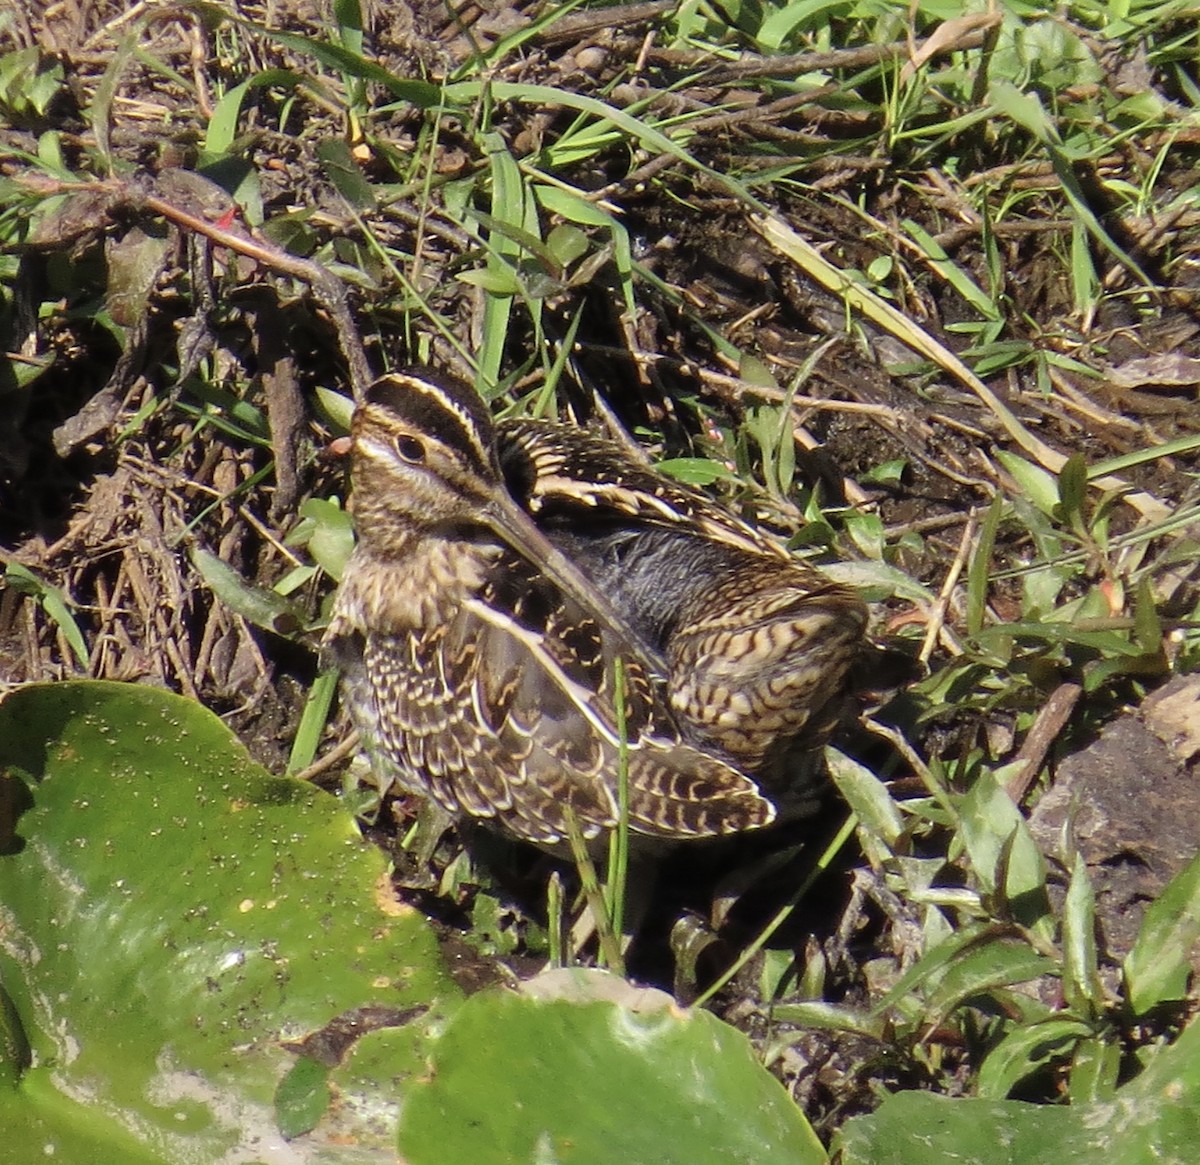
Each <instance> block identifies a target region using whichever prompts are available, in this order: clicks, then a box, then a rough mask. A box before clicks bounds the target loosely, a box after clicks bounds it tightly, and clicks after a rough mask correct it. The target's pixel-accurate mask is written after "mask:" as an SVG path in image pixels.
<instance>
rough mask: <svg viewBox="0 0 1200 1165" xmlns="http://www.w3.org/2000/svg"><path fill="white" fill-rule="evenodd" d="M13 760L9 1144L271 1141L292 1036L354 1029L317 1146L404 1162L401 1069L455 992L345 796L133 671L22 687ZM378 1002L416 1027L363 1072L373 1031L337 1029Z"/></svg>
mask: <svg viewBox="0 0 1200 1165" xmlns="http://www.w3.org/2000/svg"><path fill="white" fill-rule="evenodd" d="M0 770H7V772H8V775H7V776H5V777H3V778H0V855H3V856H0V904H2V906H0V914H2V917H3V919H4V942H3V944H2V945H0V980H2V981H3V984H4V988H5V990H6V991H7V993H8V995H9V997H10V999H11V1007H10V1008H8V1009H7V1013H8V1014H10V1015H11V1014H13V1013H15V1016H16V1020H17V1022H18V1023H19V1030H20V1031H21V1032H23V1033H25V1035H26V1037H27V1044H28V1047H29V1054H28V1055H23V1054H22V1053H21V1050H20V1044H19V1041H18V1043H17V1052H16V1055H15V1057H14V1055H13V1053H12V1052H11V1051H10V1052H8V1053H7V1059H8V1065H9V1066H8V1069H7V1071H8V1074H9V1075H10V1076H11V1074H12V1066H13V1064H16V1066H17V1071H18V1075H19V1083H18V1084H17V1085H16V1087H15V1088H5V1089H0V1127H2V1128H3V1129H4V1155H5V1157H6V1159H7V1160H12V1161H14V1162H16V1161H22V1162H24V1161H40V1160H44V1159H46V1154H47V1153H48V1152H53V1153H54V1159H55V1160H58V1161H61V1162H63V1163H64V1165H83V1163H84V1162H88V1163H90V1162H95V1161H122V1162H125V1161H131V1162H137V1163H141V1162H150V1161H153V1162H166V1163H169V1165H181V1163H184V1162H210V1161H211V1162H216V1161H224V1160H233V1159H234V1158H235V1156H236V1159H238V1160H245V1161H251V1160H262V1161H266V1160H268V1159H272V1160H273V1159H276V1157H277V1156H278V1151H277V1149H276V1148H273V1147H272V1146H278V1143H279V1137H278V1133H277V1131H276V1123H275V1122H276V1114H275V1097H276V1091H277V1088H278V1086H279V1082H280V1080H281V1079H282V1078H283V1077H284V1076H285V1075H286V1074H287V1073H288V1072H290V1071H291V1070H293V1068H294V1065H295V1052H293V1051H290V1050H288V1048H289V1047H290V1046H292V1045H294V1044H295V1043H297V1042H303V1041H307V1040H309V1039H313V1040H315V1041H316V1042H318V1043H320V1044H322V1046H324V1047H325V1048H326V1049H328V1048H330V1047H334V1048H336V1047H338V1046H339V1045H338V1044H336V1043H335V1042H334V1041H333V1040H331V1039H330V1037H329V1035H328V1034H327V1033H329V1032H334V1033H338V1035H339V1038H340V1040H341V1044H340V1047H342V1048H346V1047H347V1046H349V1049H350V1050H349V1051H347V1052H346V1053H345V1054H344V1055H343V1056H341V1057H340V1062H339V1057H338V1056H337V1055H336V1054H335V1055H334V1056H333V1060H332V1064H333V1066H331V1067H330V1069H329V1074H330V1086H331V1087H333V1088H335V1089H336V1091H337V1092H338V1094H339V1096H340V1097H341V1104H340V1105H339V1106H338V1111H337V1112H336V1113H335V1114H331V1115H330V1116H329V1117H327V1118H325V1119H323V1120H322V1121H321V1122H320V1124H319V1125H318V1126H317V1128H316V1130H315V1131H314V1132H313V1133H312V1134H311V1135H310V1137H309V1139H308V1142H307V1149H306V1152H307V1154H308V1156H305V1157H304V1158H303V1159H305V1160H315V1156H314V1153H315V1152H316V1150H317V1149H318V1148H319V1147H320V1146H322V1145H327V1144H328V1143H329V1142H330V1140H331V1139H335V1140H336V1139H339V1138H344V1137H347V1136H349V1137H351V1138H352V1139H354V1140H356V1141H357V1144H358V1150H357V1151H358V1153H359V1156H356V1158H355V1160H356V1161H361V1162H364V1163H367V1162H379V1163H380V1165H382V1163H383V1162H387V1161H391V1160H393V1159H394V1158H393V1156H392V1150H391V1148H390V1141H391V1133H390V1131H389V1130H390V1129H391V1127H393V1126H394V1123H395V1120H396V1113H397V1108H398V1105H397V1096H396V1081H397V1080H404V1079H410V1078H412V1077H415V1076H416V1075H418V1074H419V1073H420V1072H422V1071H423V1070H424V1064H425V1058H426V1056H427V1054H428V1049H427V1047H426V1046H425V1043H424V1041H425V1038H426V1037H425V1035H424V1033H425V1032H426V1031H427V1030H428V1029H429V1028H430V1026H431V1025H432V1024H433V1023H434V1022H435V1021H434V1019H433V1017H435V1016H436V1015H437V1008H436V1007H435V1009H434V1010H432V1011H431V1010H430V1008H431V1007H432V1006H433V1005H435V1004H437V1007H441V1006H443V1005H442V1004H438V1003H437V1001H439V1000H442V1001H445V1003H446V1005H450V1004H453V1003H454V1002H455V1001H456V1000H457V998H458V991H457V989H456V988H455V987H454V985H453V983H452V982H451V980H450V979H449V977H448V976H447V975H446V973H445V971H444V969H443V967H442V962H441V957H440V954H439V951H438V942H437V939H436V936H435V935H434V934H433V932H432V930H431V929H430V928H429V926H428V925H427V924H426V922H425V921H424V920H423V919H422V918H421V916H420V915H419V914H417V913H416V912H415V911H412V910H403V909H401V908H399V907H398V906H397V905H396V904H395V903H391V902H389V901H388V899H387V897H386V889H384V891H383V893H382V894H381V886H383V887H386V880H385V874H386V864H385V860H384V857H383V855H382V854H381V853H380V852H379V851H378V850H376V849H375V848H374V847H372V846H370V845H368V844H367V843H365V842H364V841H363V839H362V838H361V836H360V835H359V833H358V830H357V829H356V827H355V825H354V822H353V820H352V819H351V818H350V816H349V814H347V813H346V812H345V810H344V809H343V808H342V807H341V805H340V803H339V802H338V801H337V800H336V799H335V798H333V797H331V796H329V795H327V794H325V793H323V792H321V791H320V790H318V789H316V788H313V787H311V786H309V785H306V784H304V783H303V782H299V781H294V780H291V779H288V778H282V777H272V776H270V775H269V774H267V773H266V772H265V771H264V770H263V769H262V768H260V767H259V766H258V765H257V764H255V763H254V762H253V761H252V760H251V759H250V757H249V756H248V755H247V753H246V751H245V749H244V748H243V747H242V746H241V745H240V744H239V743H238V741H237V740H236V739H235V738H234V737H233V736H232V735H231V734H230V732H229V731H228V729H226V728H225V726H224V725H223V724H222V723H221V722H220V721H219V720H218V719H217V718H216V717H215V716H213V715H212V714H211V713H210V712H207V711H205V710H204V709H203V708H201V707H200V706H199V705H197V704H196V703H194V702H192V701H189V700H185V699H183V698H182V697H179V696H174V695H171V694H170V693H168V692H163V691H160V690H157V689H154V688H149V687H143V686H140V685H133V684H115V683H100V682H90V681H84V682H68V683H57V684H42V685H31V686H29V687H25V688H21V689H19V690H17V691H15V692H13V693H12V694H10V695H9V696H8V697H7V698H6V699H5V700H4V702H3V703H2V704H0ZM5 806H7V807H9V809H8V810H7V811H5V810H4V809H3V808H2V807H5ZM14 808H15V812H14V811H13V810H14ZM5 812H7V816H4V814H5ZM5 838H7V842H5V840H4V839H5ZM377 1013H382V1014H383V1015H386V1016H388V1017H391V1018H390V1022H391V1023H392V1024H393V1025H403V1024H405V1023H408V1024H409V1025H410V1026H409V1027H408V1028H405V1029H404V1032H405V1038H406V1040H407V1043H406V1045H405V1047H404V1050H402V1049H401V1046H400V1043H399V1041H398V1039H397V1038H393V1040H392V1042H391V1044H390V1046H391V1048H392V1054H391V1056H390V1057H389V1061H388V1063H387V1067H386V1070H377V1071H370V1072H369V1071H366V1070H365V1069H364V1068H363V1063H364V1062H365V1058H366V1056H367V1054H368V1045H369V1044H372V1043H373V1040H371V1039H369V1038H368V1037H367V1036H359V1037H358V1038H357V1039H356V1038H355V1034H351V1035H349V1036H347V1035H346V1034H345V1033H346V1032H347V1031H350V1032H352V1033H358V1032H360V1031H362V1030H363V1029H364V1027H365V1025H364V1023H363V1022H362V1020H361V1017H362V1016H364V1015H372V1014H377ZM417 1014H419V1015H421V1016H422V1019H421V1023H420V1025H412V1023H411V1021H412V1017H413V1016H414V1015H417ZM348 1017H349V1018H353V1019H354V1020H355V1025H356V1026H354V1027H347V1019H348ZM439 1022H440V1021H439ZM7 1026H8V1027H9V1028H10V1029H11V1027H12V1025H11V1023H10V1024H8V1025H7ZM396 1030H397V1031H399V1030H400V1028H399V1027H397V1028H396ZM372 1035H373V1036H375V1035H382V1032H380V1033H372ZM5 1043H6V1044H7V1045H10V1046H11V1045H12V1044H13V1037H12V1036H11V1035H10V1036H9V1037H8V1038H7V1039H6V1041H5ZM360 1057H362V1059H360ZM322 1062H325V1060H324V1059H322ZM309 1091H310V1093H311V1092H313V1088H312V1087H310V1089H309ZM313 1104H314V1105H315V1100H314V1101H313ZM342 1143H344V1141H343V1142H342ZM239 1147H240V1148H239ZM296 1159H301V1158H296ZM322 1159H330V1160H332V1159H335V1158H322ZM336 1159H340V1160H344V1159H345V1158H336Z"/></svg>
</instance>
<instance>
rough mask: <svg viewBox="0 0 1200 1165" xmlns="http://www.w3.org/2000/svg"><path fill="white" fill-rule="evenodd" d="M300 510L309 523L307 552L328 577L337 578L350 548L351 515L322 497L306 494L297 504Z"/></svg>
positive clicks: (351, 536)
mask: <svg viewBox="0 0 1200 1165" xmlns="http://www.w3.org/2000/svg"><path fill="white" fill-rule="evenodd" d="M300 514H301V516H302V517H304V518H307V519H309V520H310V521H311V522H312V523H313V526H312V530H311V532H310V533H309V535H308V552H309V554H311V555H312V556H313V560H314V561H315V562H316V564H317V565H318V566H319V567H320V568H321V569H322V570H323V571H325V573H326V574H328V575H329V577H330V578H333V579H340V578H341V577H342V571H343V570H345V569H346V563H347V561H348V560H349V558H350V555H351V553H352V552H353V550H354V519H353V518H351V517H350V515H349V513H348V512H347V511H346V510H343V509H342V507H341V506H339V505H338V504H337V503H336V502H332V501H328V500H326V499H325V498H309V499H308V500H307V501H306V502H304V503H303V505H301V507H300Z"/></svg>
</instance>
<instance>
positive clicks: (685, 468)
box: [655, 457, 737, 485]
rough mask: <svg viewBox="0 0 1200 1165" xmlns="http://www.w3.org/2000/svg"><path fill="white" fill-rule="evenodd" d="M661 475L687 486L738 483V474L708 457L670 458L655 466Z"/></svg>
mask: <svg viewBox="0 0 1200 1165" xmlns="http://www.w3.org/2000/svg"><path fill="white" fill-rule="evenodd" d="M655 469H657V470H658V471H659V472H660V473H665V474H666V475H667V476H668V477H673V478H674V479H675V480H676V481H682V482H684V483H686V484H687V485H712V483H713V482H714V481H736V480H737V474H736V473H734V472H733V470H731V469H730V468H729V466H727V465H724V464H722V463H721V462H720V461H713V460H712V459H711V458H708V457H668V458H667V459H666V460H665V461H659V462H658V463H657V464H656V465H655Z"/></svg>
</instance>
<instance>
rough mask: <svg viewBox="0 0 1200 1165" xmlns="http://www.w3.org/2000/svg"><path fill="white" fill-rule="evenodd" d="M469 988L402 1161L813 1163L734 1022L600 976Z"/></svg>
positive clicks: (415, 1113) (421, 1164) (813, 1143)
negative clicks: (553, 986) (539, 993)
mask: <svg viewBox="0 0 1200 1165" xmlns="http://www.w3.org/2000/svg"><path fill="white" fill-rule="evenodd" d="M552 975H554V976H556V977H557V978H556V981H557V982H558V983H560V984H565V990H566V992H567V994H568V995H569V996H570V997H564V994H563V991H562V990H561V989H560V990H557V991H551V992H549V995H550V997H544V995H543V997H537V998H533V997H530V995H528V994H526V995H517V994H515V993H513V992H511V991H506V990H499V989H497V990H491V991H487V992H483V993H481V994H479V995H476V996H474V997H473V998H472V999H470V1000H468V1002H467V1003H466V1004H465V1005H464V1006H463V1007H462V1009H461V1010H460V1011H459V1012H458V1013H457V1015H456V1016H455V1017H454V1018H453V1019H452V1020H451V1022H450V1025H449V1027H448V1028H447V1030H446V1032H445V1034H444V1035H443V1036H442V1038H441V1039H440V1040H439V1041H438V1043H437V1045H436V1047H435V1050H434V1057H433V1071H432V1072H430V1073H429V1075H428V1076H427V1077H426V1079H425V1080H424V1081H422V1082H421V1083H420V1084H419V1085H417V1086H415V1087H414V1088H413V1089H412V1090H411V1092H410V1094H409V1098H408V1100H407V1102H406V1104H405V1107H404V1112H403V1116H402V1118H401V1125H400V1151H401V1154H402V1156H403V1158H404V1160H405V1161H406V1162H407V1163H408V1165H447V1163H450V1162H468V1161H469V1162H471V1163H472V1165H518V1163H522V1165H523V1163H528V1165H535V1163H540V1162H551V1161H553V1162H556V1163H558V1165H613V1163H614V1162H628V1163H631V1165H632V1163H634V1162H638V1163H640V1162H647V1163H649V1162H654V1165H673V1163H675V1162H680V1163H684V1162H686V1163H687V1165H739V1163H745V1165H775V1163H778V1165H824V1163H825V1161H826V1156H825V1152H824V1150H823V1149H822V1148H821V1146H820V1143H819V1142H818V1141H817V1139H816V1137H815V1135H814V1134H813V1132H812V1129H811V1128H810V1127H809V1125H808V1122H807V1121H806V1120H805V1119H804V1117H803V1116H802V1114H801V1113H800V1111H799V1109H798V1108H796V1106H795V1104H794V1103H793V1101H792V1100H791V1098H790V1097H789V1096H788V1095H787V1094H786V1093H785V1092H784V1090H783V1088H782V1087H781V1086H780V1085H779V1083H778V1082H777V1081H776V1080H775V1079H774V1078H773V1077H772V1076H771V1075H770V1074H769V1073H768V1072H766V1070H765V1069H763V1067H762V1066H761V1065H760V1064H759V1063H758V1061H757V1059H756V1058H755V1056H754V1052H753V1049H752V1048H751V1046H750V1044H749V1042H748V1041H747V1040H746V1038H745V1036H743V1035H742V1034H741V1033H740V1032H738V1031H736V1030H735V1029H733V1028H731V1027H729V1026H728V1025H727V1024H724V1023H722V1022H721V1021H720V1020H719V1019H717V1018H716V1017H715V1016H713V1015H710V1014H709V1013H708V1012H705V1011H699V1010H683V1009H681V1008H679V1007H676V1006H675V1005H674V1004H673V1003H672V1002H671V1001H670V1000H669V997H666V996H663V995H662V994H661V993H658V992H654V993H649V992H636V991H634V990H633V989H631V988H626V987H625V985H624V984H622V983H621V981H620V980H618V979H615V978H614V977H613V976H607V975H604V974H603V973H602V972H574V973H570V972H554V973H552Z"/></svg>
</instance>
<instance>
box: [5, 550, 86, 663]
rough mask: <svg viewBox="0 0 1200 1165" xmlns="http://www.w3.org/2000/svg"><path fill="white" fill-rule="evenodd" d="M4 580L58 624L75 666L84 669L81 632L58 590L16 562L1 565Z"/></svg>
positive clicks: (84, 653) (84, 645) (83, 644)
mask: <svg viewBox="0 0 1200 1165" xmlns="http://www.w3.org/2000/svg"><path fill="white" fill-rule="evenodd" d="M4 581H5V582H6V583H8V585H9V586H11V587H12V588H13V589H14V590H18V591H20V592H21V593H22V594H26V595H32V596H33V597H34V598H35V599H37V600H38V602H39V603H41V605H42V610H44V611H45V612H46V615H47V617H48V618H49V619H51V620H53V622H55V623H56V624H58V629H59V630H60V631H61V632H62V634H63V638H64V639H65V640H66V641H67V645H68V646H69V647H70V648H71V650H72V651H73V652H74V653H75V658H76V659H77V660H78V661H79V666H80V667H83V668H86V667H87V665H88V649H87V643H86V641H85V640H84V638H83V632H82V631H80V629H79V624H78V623H76V622H75V616H74V615H72V614H71V608H70V605H69V604H68V603H67V596H66V595H65V594H64V593H63V592H62V591H61V590H60V589H59V588H58V587H56V586H51V584H50V583H48V582H46V581H45V579H43V578H42V577H41V576H40V575H37V574H35V573H34V572H33V571H32V570H30V569H29V568H28V567H27V566H22V565H21V563H19V562H16V561H13V562H10V563H8V565H7V566H5V568H4Z"/></svg>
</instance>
